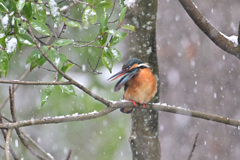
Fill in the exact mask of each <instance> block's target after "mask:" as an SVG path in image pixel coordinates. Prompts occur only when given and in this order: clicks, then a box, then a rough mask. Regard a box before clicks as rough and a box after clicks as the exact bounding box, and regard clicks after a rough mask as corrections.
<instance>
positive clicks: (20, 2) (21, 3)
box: [17, 0, 26, 12]
mask: <svg viewBox="0 0 240 160" xmlns="http://www.w3.org/2000/svg"><path fill="white" fill-rule="evenodd" d="M25 2H26V0H18V2H17V10H18V12H21V11H22V9H23V7H24V6H25Z"/></svg>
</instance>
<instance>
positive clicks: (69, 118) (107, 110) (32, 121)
mask: <svg viewBox="0 0 240 160" xmlns="http://www.w3.org/2000/svg"><path fill="white" fill-rule="evenodd" d="M114 110H116V108H110V107H108V108H105V109H104V110H102V111H99V112H92V113H88V114H79V115H76V114H73V115H71V116H69V115H67V116H56V117H43V118H41V119H30V120H24V121H19V122H15V123H3V124H0V128H5V129H6V128H20V127H24V126H32V125H40V124H52V123H63V122H72V121H84V120H90V119H95V118H98V117H102V116H105V115H107V114H108V113H110V112H112V111H114Z"/></svg>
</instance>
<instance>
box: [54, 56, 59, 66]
mask: <svg viewBox="0 0 240 160" xmlns="http://www.w3.org/2000/svg"><path fill="white" fill-rule="evenodd" d="M55 64H56V66H59V64H60V58H56V59H55Z"/></svg>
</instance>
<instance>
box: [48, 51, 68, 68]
mask: <svg viewBox="0 0 240 160" xmlns="http://www.w3.org/2000/svg"><path fill="white" fill-rule="evenodd" d="M47 54H48V57H49V59H50V60H51V61H52V62H53V63H54V64H55V65H56V66H57V67H58V68H62V66H63V63H66V62H67V60H68V58H67V56H66V55H64V54H59V52H58V51H56V50H55V49H54V48H51V49H50V51H48V53H47Z"/></svg>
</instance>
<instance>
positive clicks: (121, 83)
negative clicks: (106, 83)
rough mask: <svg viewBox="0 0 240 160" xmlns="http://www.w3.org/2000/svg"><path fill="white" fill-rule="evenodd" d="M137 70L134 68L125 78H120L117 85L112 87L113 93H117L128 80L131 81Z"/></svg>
mask: <svg viewBox="0 0 240 160" xmlns="http://www.w3.org/2000/svg"><path fill="white" fill-rule="evenodd" d="M139 71H140V70H139V68H136V69H135V68H134V69H132V70H131V72H129V73H128V74H127V75H126V76H124V77H123V78H121V79H120V80H119V81H118V82H117V84H116V85H115V87H114V91H115V92H117V91H118V90H120V89H121V88H122V86H123V85H124V84H125V83H126V82H127V81H128V80H129V79H131V78H132V77H133V76H135V75H136V74H137V73H138V72H139Z"/></svg>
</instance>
